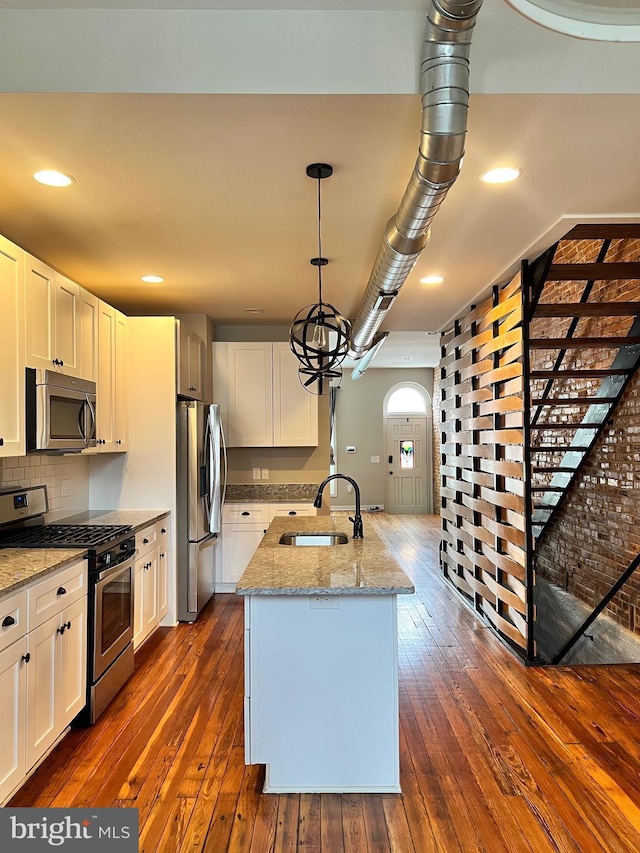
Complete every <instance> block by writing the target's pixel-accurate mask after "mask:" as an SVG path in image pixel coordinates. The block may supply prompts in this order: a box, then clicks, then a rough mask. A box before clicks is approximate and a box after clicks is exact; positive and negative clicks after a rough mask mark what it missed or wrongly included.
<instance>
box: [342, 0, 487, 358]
mask: <svg viewBox="0 0 640 853" xmlns="http://www.w3.org/2000/svg"><path fill="white" fill-rule="evenodd" d="M481 6H482V0H430V6H429V11H428V12H427V27H426V32H425V37H424V47H423V51H422V93H423V94H422V130H421V137H420V148H419V151H418V158H417V160H416V164H415V166H414V169H413V173H412V175H411V180H410V181H409V184H408V186H407V189H406V190H405V193H404V197H403V199H402V202H401V204H400V207H399V208H398V211H397V213H396V214H395V215H394V216H392V217H391V219H390V220H389V222H388V223H387V228H386V231H385V235H384V238H383V240H382V244H381V245H380V249H379V250H378V255H377V257H376V260H375V263H374V265H373V269H372V271H371V275H370V277H369V282H368V284H367V287H366V290H365V292H364V296H363V297H362V302H361V303H360V308H359V310H358V314H357V315H356V319H355V322H354V324H353V329H352V334H351V342H350V347H349V353H348V354H349V357H350V358H355V359H358V358H362V356H363V355H364V354H365V353H366V352H367V350H368V349H369V348H370V346H371V342H372V341H373V338H374V335H375V333H376V331H377V330H378V328H379V327H380V324H381V323H382V321H383V320H384V318H385V316H386V313H387V311H388V310H389V308H390V307H391V305H392V303H393V301H394V299H395V297H396V296H397V295H398V291H399V290H400V288H401V287H402V285H403V284H404V281H405V279H406V277H407V276H408V275H409V273H410V272H411V270H412V269H413V266H414V264H415V262H416V261H417V260H418V257H419V256H420V253H421V252H422V250H423V249H424V247H425V246H426V245H427V243H428V242H429V226H430V225H431V222H432V220H433V218H434V216H435V215H436V213H437V212H438V209H439V207H440V205H441V204H442V202H443V201H444V198H445V196H446V194H447V192H448V191H449V188H450V187H451V185H452V184H453V182H454V181H455V179H456V178H457V176H458V172H459V171H460V161H461V160H462V157H463V155H464V139H465V135H466V132H467V112H468V109H469V50H470V48H471V33H472V31H473V27H474V25H475V22H476V17H477V14H478V12H479V11H480V7H481Z"/></svg>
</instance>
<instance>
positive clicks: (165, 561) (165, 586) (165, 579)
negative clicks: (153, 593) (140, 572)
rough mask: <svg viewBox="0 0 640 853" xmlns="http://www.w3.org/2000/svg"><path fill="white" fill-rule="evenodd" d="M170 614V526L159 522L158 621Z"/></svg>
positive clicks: (165, 521) (164, 522) (165, 522)
mask: <svg viewBox="0 0 640 853" xmlns="http://www.w3.org/2000/svg"><path fill="white" fill-rule="evenodd" d="M168 612H169V526H168V521H167V520H166V519H165V520H164V521H161V522H158V619H159V620H160V619H163V618H164V617H165V616H166V615H167V613H168Z"/></svg>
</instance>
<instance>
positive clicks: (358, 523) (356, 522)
mask: <svg viewBox="0 0 640 853" xmlns="http://www.w3.org/2000/svg"><path fill="white" fill-rule="evenodd" d="M331 480H346V481H347V483H351V485H352V486H353V488H354V491H355V493H356V514H355V518H351V516H349V521H352V522H353V538H354V539H364V531H363V529H362V516H361V515H360V487H359V486H358V484H357V483H356V481H355V480H354V479H352V478H351V477H347V475H346V474H330V475H329V476H328V477H326V478H325V479H324V480H323V481H322V482H321V483H320V486H319V488H318V494H317V495H316V499H315V500H314V502H313V505H314V507H315V508H316V509H320V507H321V506H322V492H323V491H324V487H325V486H326V485H327V483H330V482H331Z"/></svg>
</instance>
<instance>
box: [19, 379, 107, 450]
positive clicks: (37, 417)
mask: <svg viewBox="0 0 640 853" xmlns="http://www.w3.org/2000/svg"><path fill="white" fill-rule="evenodd" d="M26 422H27V451H28V452H29V453H32V452H34V451H48V452H59V453H73V452H78V451H80V450H85V449H86V448H87V447H95V444H96V384H95V382H90V381H88V380H86V379H76V378H75V377H73V376H65V375H64V374H62V373H56V372H55V371H53V370H34V369H33V368H30V367H28V368H27V369H26Z"/></svg>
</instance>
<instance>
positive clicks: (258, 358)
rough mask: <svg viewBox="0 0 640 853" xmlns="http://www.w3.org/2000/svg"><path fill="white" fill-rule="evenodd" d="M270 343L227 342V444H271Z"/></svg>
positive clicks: (258, 445)
mask: <svg viewBox="0 0 640 853" xmlns="http://www.w3.org/2000/svg"><path fill="white" fill-rule="evenodd" d="M271 353H272V349H271V344H270V343H266V344H265V343H229V344H228V345H227V354H228V362H227V369H228V374H229V385H228V426H229V435H228V440H227V444H228V446H229V447H272V446H273V410H272V409H273V407H272V376H271V358H272V355H271Z"/></svg>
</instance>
